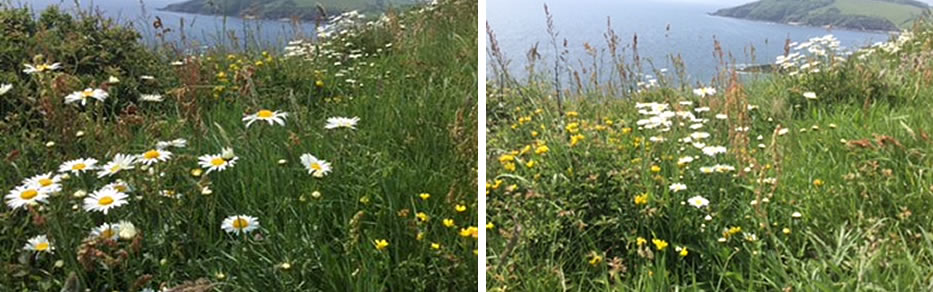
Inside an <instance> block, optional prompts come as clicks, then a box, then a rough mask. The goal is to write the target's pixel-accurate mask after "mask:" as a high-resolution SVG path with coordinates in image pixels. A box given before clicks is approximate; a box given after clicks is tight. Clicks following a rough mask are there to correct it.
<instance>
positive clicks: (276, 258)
mask: <svg viewBox="0 0 933 292" xmlns="http://www.w3.org/2000/svg"><path fill="white" fill-rule="evenodd" d="M476 18H477V10H476V2H475V1H467V0H452V1H444V2H442V3H440V4H437V5H425V6H417V7H414V8H412V9H410V10H404V11H397V10H390V11H388V12H387V13H386V14H385V16H383V17H381V18H379V17H376V18H373V17H368V18H365V19H360V18H356V17H353V19H352V20H345V21H342V22H340V23H334V24H332V25H331V26H328V28H327V29H322V30H320V31H319V33H318V36H317V38H314V39H306V40H296V41H293V42H291V43H290V45H289V47H288V48H285V49H284V50H281V51H257V50H250V49H246V50H238V51H235V50H229V49H226V48H222V47H214V48H210V49H209V50H207V51H206V52H205V53H203V54H197V55H188V54H184V53H183V52H186V51H189V50H187V49H186V48H184V47H183V45H179V44H161V45H158V46H155V47H147V46H145V45H142V44H141V43H140V42H139V39H140V33H139V32H138V31H136V30H134V29H132V28H130V27H127V26H124V25H121V24H119V22H117V21H114V20H112V19H108V18H106V17H103V16H100V15H99V14H96V13H92V12H89V11H62V10H60V9H56V8H49V9H48V10H45V11H41V12H40V13H38V16H34V14H33V11H29V10H28V9H25V8H16V7H9V6H6V7H3V8H2V11H0V31H3V33H2V34H0V133H2V135H0V153H2V156H0V159H2V161H0V173H2V174H3V175H2V176H0V189H3V190H4V199H3V202H4V207H3V209H2V210H0V270H2V271H3V273H0V290H2V291H386V290H388V291H411V290H414V291H425V290H428V291H448V290H458V291H459V290H463V289H467V290H471V289H472V288H470V287H476V285H477V276H476V270H477V258H476V254H477V249H478V246H477V236H478V231H479V230H478V228H477V227H476V225H477V223H476V222H477V215H476V214H477V213H476V210H477V206H476V204H477V203H476V196H475V190H476V183H477V181H476V157H477V146H476V143H477V132H476V126H475V125H476V124H477V120H476V119H477V117H476V112H477V110H476V98H477V96H476V88H477V77H476V71H477V65H476V57H475V52H476V46H477V43H476V38H475V36H476V34H477V29H476V25H475V24H476ZM347 19H349V17H347ZM157 29H158V28H157ZM464 287H466V288H464Z"/></svg>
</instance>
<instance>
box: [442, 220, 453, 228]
mask: <svg viewBox="0 0 933 292" xmlns="http://www.w3.org/2000/svg"><path fill="white" fill-rule="evenodd" d="M444 226H445V227H447V228H450V227H454V226H456V225H455V224H454V219H444Z"/></svg>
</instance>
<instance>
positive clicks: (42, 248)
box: [36, 242, 49, 251]
mask: <svg viewBox="0 0 933 292" xmlns="http://www.w3.org/2000/svg"><path fill="white" fill-rule="evenodd" d="M36 250H37V251H47V250H49V243H48V242H40V243H39V244H36Z"/></svg>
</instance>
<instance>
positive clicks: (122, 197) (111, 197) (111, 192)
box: [84, 188, 128, 215]
mask: <svg viewBox="0 0 933 292" xmlns="http://www.w3.org/2000/svg"><path fill="white" fill-rule="evenodd" d="M127 197H128V196H127V195H126V194H124V193H122V192H118V191H117V190H115V189H113V188H102V189H100V190H98V191H96V192H94V193H92V194H91V195H90V196H88V197H86V198H84V210H85V211H88V212H91V211H96V212H102V213H104V214H105V215H106V214H107V212H110V209H113V208H116V207H120V206H123V205H126V204H127V203H128V202H127V200H126V199H127Z"/></svg>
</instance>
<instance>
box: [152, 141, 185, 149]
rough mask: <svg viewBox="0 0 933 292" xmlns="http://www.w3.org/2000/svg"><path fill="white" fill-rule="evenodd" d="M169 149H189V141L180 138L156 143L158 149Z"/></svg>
mask: <svg viewBox="0 0 933 292" xmlns="http://www.w3.org/2000/svg"><path fill="white" fill-rule="evenodd" d="M169 147H174V148H185V147H188V140H185V139H182V138H178V139H175V140H172V141H159V142H158V143H156V148H157V149H165V148H169Z"/></svg>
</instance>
